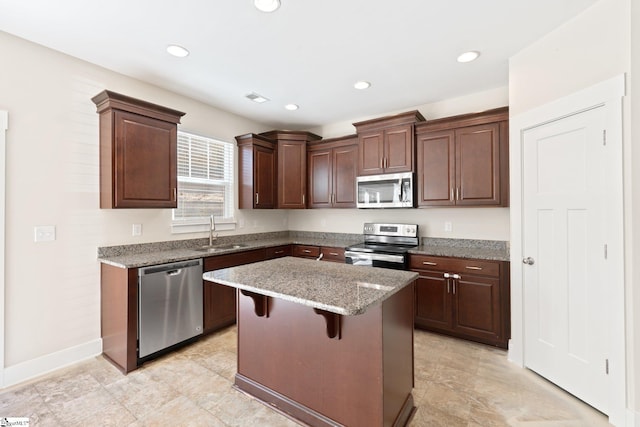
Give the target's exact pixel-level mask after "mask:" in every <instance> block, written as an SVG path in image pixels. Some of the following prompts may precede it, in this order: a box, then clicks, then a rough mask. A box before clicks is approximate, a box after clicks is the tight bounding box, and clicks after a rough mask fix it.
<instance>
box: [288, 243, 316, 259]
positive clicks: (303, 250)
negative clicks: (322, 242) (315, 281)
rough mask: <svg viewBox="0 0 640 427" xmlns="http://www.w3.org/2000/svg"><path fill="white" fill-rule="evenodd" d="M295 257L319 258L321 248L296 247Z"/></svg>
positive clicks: (294, 247) (294, 250)
mask: <svg viewBox="0 0 640 427" xmlns="http://www.w3.org/2000/svg"><path fill="white" fill-rule="evenodd" d="M293 256H298V257H317V256H320V247H318V246H307V245H294V246H293Z"/></svg>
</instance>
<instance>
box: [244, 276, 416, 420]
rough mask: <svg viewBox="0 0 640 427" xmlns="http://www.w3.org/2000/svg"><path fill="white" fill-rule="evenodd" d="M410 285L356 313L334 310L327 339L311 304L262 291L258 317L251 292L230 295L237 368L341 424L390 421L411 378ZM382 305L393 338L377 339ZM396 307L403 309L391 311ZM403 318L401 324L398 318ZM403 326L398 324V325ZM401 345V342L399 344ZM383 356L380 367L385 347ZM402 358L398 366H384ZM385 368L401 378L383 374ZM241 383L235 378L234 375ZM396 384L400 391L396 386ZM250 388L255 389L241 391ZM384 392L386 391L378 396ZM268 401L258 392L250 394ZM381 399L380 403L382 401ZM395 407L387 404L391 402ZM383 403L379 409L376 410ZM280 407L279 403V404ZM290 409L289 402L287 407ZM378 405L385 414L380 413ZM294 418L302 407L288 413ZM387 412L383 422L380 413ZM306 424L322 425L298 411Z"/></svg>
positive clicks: (321, 320) (406, 397)
mask: <svg viewBox="0 0 640 427" xmlns="http://www.w3.org/2000/svg"><path fill="white" fill-rule="evenodd" d="M412 298H413V292H412V289H411V287H407V288H406V289H403V290H402V291H400V292H399V293H398V294H397V296H396V295H394V296H392V297H391V298H390V299H389V300H387V301H385V303H384V304H378V305H376V306H373V307H371V308H369V310H367V311H366V312H365V313H364V314H361V315H358V316H341V337H340V339H339V340H338V339H335V338H334V339H330V338H328V337H327V334H326V323H325V319H324V318H323V317H322V316H320V315H318V314H316V313H314V311H313V309H312V308H311V307H307V306H304V305H301V304H297V303H293V302H289V301H284V300H281V299H274V298H270V299H269V301H270V303H269V313H268V316H269V317H258V316H256V314H255V312H254V305H253V304H254V302H253V300H252V299H251V298H249V297H247V296H244V295H242V294H240V295H239V298H238V308H239V309H238V374H239V376H240V377H245V378H249V379H250V380H253V381H255V382H257V383H259V384H261V385H262V386H264V387H266V388H268V389H270V390H272V391H275V392H276V393H279V394H281V395H284V396H286V397H288V398H289V399H291V400H293V401H295V402H297V403H298V404H300V405H302V406H303V407H306V408H309V409H311V410H312V411H315V412H317V413H320V414H323V415H324V416H326V417H328V418H330V419H332V420H334V421H335V422H336V423H338V424H342V425H349V426H367V427H369V426H383V425H384V426H391V425H394V424H393V423H394V421H395V420H396V416H393V415H390V413H391V412H394V411H395V415H397V414H398V413H399V412H401V409H402V406H403V405H404V404H405V403H406V402H407V401H409V402H410V403H411V408H410V409H412V408H413V406H412V399H410V396H411V389H412V384H413V368H412V359H408V360H407V357H406V356H407V355H409V357H411V355H412V343H413V341H412V340H413V332H412V331H413V316H412V314H413V311H412V310H413V309H412V307H413V299H412ZM383 312H389V315H388V319H386V320H385V322H388V323H389V325H388V326H387V327H386V328H387V330H388V332H389V333H394V334H395V333H399V337H398V338H393V339H392V338H390V337H389V339H388V340H387V343H386V347H385V345H383ZM400 312H403V313H405V314H406V313H408V316H407V315H399V313H400ZM399 321H400V322H404V325H401V324H399V323H398V322H399ZM403 328H404V330H403ZM400 346H404V347H405V348H404V349H400V348H399V347H400ZM387 352H388V353H389V355H391V354H392V353H399V354H400V356H399V357H395V356H388V357H387V359H386V362H387V366H386V369H388V370H389V372H385V371H384V369H385V365H384V363H383V356H384V354H385V353H387ZM396 362H398V363H403V364H404V366H403V367H396V366H391V365H392V364H394V363H396ZM386 375H402V376H403V377H404V378H400V379H394V380H389V381H387V383H385V379H384V376H386ZM236 385H237V386H238V387H239V388H243V381H241V380H239V378H237V379H236ZM402 387H404V388H405V389H404V390H400V388H402ZM244 389H245V390H246V391H248V392H252V391H253V392H255V389H253V390H248V389H247V388H246V387H244ZM385 393H389V394H390V396H386V395H385ZM258 397H259V398H261V399H262V400H265V401H268V402H270V403H277V399H274V400H269V396H268V395H267V396H265V394H264V393H262V392H261V395H260V396H258ZM387 401H388V402H387ZM394 407H395V410H394V409H393V408H394ZM383 408H386V409H384V410H383ZM281 409H284V408H282V407H281ZM294 409H295V408H294ZM385 412H389V415H387V416H385ZM292 414H293V415H294V416H297V417H298V418H301V416H303V417H304V416H305V415H306V414H304V411H298V412H297V413H293V412H292ZM383 417H384V418H389V420H390V421H386V420H384V419H383ZM304 421H305V422H308V423H310V424H311V425H326V424H323V422H322V421H320V420H313V419H309V418H306V419H304Z"/></svg>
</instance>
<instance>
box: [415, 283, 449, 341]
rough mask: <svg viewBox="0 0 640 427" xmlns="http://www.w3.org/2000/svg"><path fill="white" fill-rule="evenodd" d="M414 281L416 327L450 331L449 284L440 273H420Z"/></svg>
mask: <svg viewBox="0 0 640 427" xmlns="http://www.w3.org/2000/svg"><path fill="white" fill-rule="evenodd" d="M419 273H420V276H419V277H418V280H417V281H416V288H415V292H416V298H415V304H416V309H415V324H416V326H419V327H423V328H429V329H435V330H439V331H444V332H447V331H451V327H452V317H451V283H450V281H449V280H448V279H445V278H444V277H443V274H442V273H436V272H428V271H420V272H419Z"/></svg>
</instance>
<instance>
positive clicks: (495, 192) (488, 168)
mask: <svg viewBox="0 0 640 427" xmlns="http://www.w3.org/2000/svg"><path fill="white" fill-rule="evenodd" d="M455 137H456V181H457V186H458V190H457V191H459V193H458V197H457V199H458V200H457V202H456V204H458V205H500V203H501V200H500V126H499V124H498V123H490V124H486V125H479V126H470V127H466V128H461V129H457V130H456V131H455ZM504 161H505V162H506V161H507V159H504ZM505 179H507V177H505Z"/></svg>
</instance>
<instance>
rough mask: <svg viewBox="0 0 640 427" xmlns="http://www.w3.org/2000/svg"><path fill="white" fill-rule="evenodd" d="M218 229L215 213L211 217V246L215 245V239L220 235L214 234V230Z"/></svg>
mask: <svg viewBox="0 0 640 427" xmlns="http://www.w3.org/2000/svg"><path fill="white" fill-rule="evenodd" d="M215 230H216V221H215V219H213V215H211V216H210V217H209V246H213V242H214V240H216V239H217V238H218V235H217V234H216V235H215V236H214V235H213V232H214V231H215Z"/></svg>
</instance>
